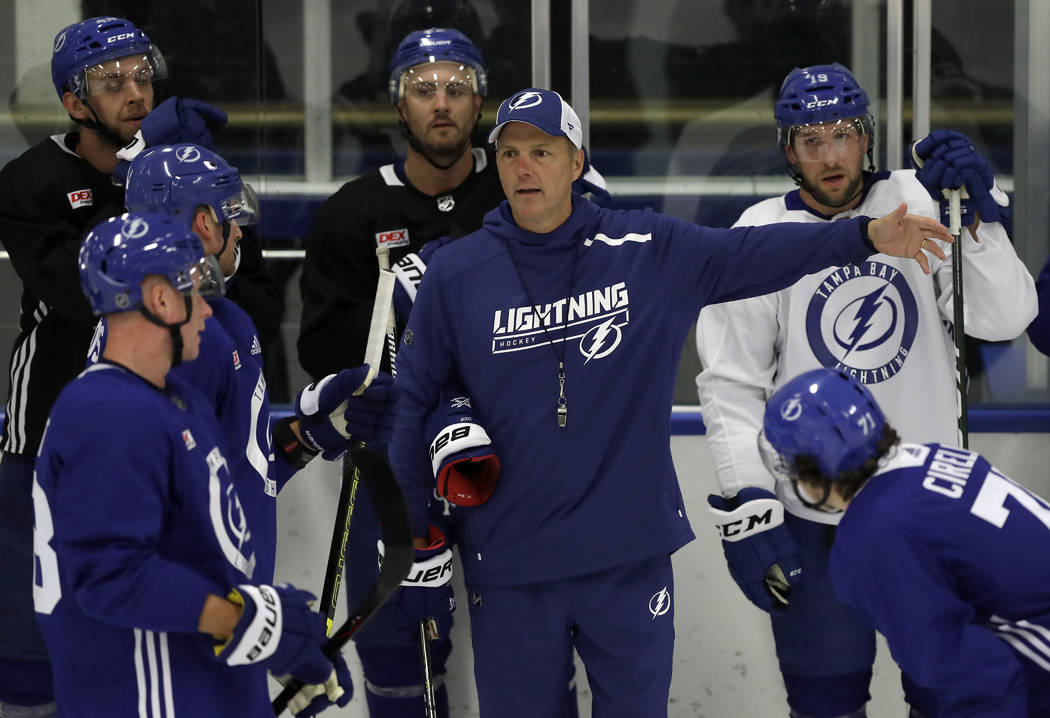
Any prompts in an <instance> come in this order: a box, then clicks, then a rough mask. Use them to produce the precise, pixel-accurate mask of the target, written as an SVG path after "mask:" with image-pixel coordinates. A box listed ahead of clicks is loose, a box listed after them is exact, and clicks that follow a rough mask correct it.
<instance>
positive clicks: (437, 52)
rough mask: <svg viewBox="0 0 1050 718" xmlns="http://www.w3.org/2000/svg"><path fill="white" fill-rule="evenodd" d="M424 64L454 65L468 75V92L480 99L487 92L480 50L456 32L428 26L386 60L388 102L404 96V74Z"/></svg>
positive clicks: (415, 33) (410, 35) (483, 62)
mask: <svg viewBox="0 0 1050 718" xmlns="http://www.w3.org/2000/svg"><path fill="white" fill-rule="evenodd" d="M426 62H457V63H459V64H460V65H462V66H464V67H465V68H467V69H469V70H470V71H471V72H470V73H469V75H470V83H471V89H473V91H474V93H475V94H477V95H481V96H482V97H484V96H485V95H486V93H487V92H488V78H487V76H486V72H485V60H484V59H483V58H482V57H481V51H480V50H478V48H477V46H476V45H475V44H474V43H473V42H471V41H470V38H468V37H467V36H466V35H464V34H463V33H461V32H460V31H459V30H452V29H449V28H441V27H432V28H429V29H427V30H417V31H415V32H410V33H408V35H406V36H405V38H404V39H403V40H402V41H401V43H400V44H399V45H398V46H397V49H396V50H394V55H393V57H391V58H390V80H389V83H388V90H389V93H390V102H391V103H393V104H395V105H396V104H397V102H398V101H399V100H400V99H402V98H403V97H404V96H405V79H406V77H405V75H406V73H407V72H408V70H410V69H411V68H413V67H416V66H417V65H422V64H423V63H426Z"/></svg>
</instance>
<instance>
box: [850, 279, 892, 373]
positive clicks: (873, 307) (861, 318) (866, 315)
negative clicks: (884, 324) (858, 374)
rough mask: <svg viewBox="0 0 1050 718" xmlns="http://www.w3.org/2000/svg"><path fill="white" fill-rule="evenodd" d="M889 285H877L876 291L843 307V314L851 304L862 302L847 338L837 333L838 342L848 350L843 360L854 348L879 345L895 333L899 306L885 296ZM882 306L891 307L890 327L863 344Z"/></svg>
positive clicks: (858, 349)
mask: <svg viewBox="0 0 1050 718" xmlns="http://www.w3.org/2000/svg"><path fill="white" fill-rule="evenodd" d="M888 286H889V285H888V284H883V285H881V286H879V287H877V288H876V289H875V290H874V291H872V292H869V293H868V294H866V295H864V296H863V297H861V298H859V299H858V300H854V301H853V302H852V303H851V304H850V305H849V306H847V307H846V308H845V309H843V311H842V315H844V314H846V313H847V312H848V311H849V308H850V306H853V305H855V304H856V303H857V302H858V301H859V302H860V306H858V307H857V308H856V310H855V311H854V313H853V321H854V324H853V331H851V332H850V334H849V336H848V337H847V338H846V340H845V341H843V340H842V339H840V338H839V335H838V332H836V333H835V341H836V343H838V345H839V346H841V347H842V348H843V349H845V350H846V353H845V354H844V355H843V357H842V359H843V360H845V358H846V357H847V356H849V354H850V352H852V351H853V350H854V349H856V350H857V351H864V350H865V349H869V348H871V347H874V346H878V345H879V344H881V343H882V342H884V341H886V339H887V338H888V337H889V336H890V334H892V333H893V330H894V328H895V327H896V325H897V307H896V305H895V304H894V303H893V302H892V301H891V300H890V299H888V298H887V297H884V296H883V293H884V292H885V291H886V288H887V287H888ZM881 306H886V307H889V310H890V312H891V314H892V317H891V319H890V322H889V327H888V328H887V329H886V331H885V332H883V333H882V334H881V335H880V336H879V337H877V338H876V339H873V340H871V341H869V342H867V343H866V344H861V341H862V340H863V339H864V337H865V335H867V333H868V330H869V329H871V328H872V326H874V324H875V322H874V321H873V320H872V317H873V316H874V315H875V312H877V311H878V310H879V307H881ZM842 315H840V316H842Z"/></svg>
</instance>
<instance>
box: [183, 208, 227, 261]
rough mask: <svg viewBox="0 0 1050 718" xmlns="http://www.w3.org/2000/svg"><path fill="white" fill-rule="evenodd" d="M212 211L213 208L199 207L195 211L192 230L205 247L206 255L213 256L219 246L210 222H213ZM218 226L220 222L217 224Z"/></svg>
mask: <svg viewBox="0 0 1050 718" xmlns="http://www.w3.org/2000/svg"><path fill="white" fill-rule="evenodd" d="M212 218H213V215H212V209H211V207H206V206H201V207H197V208H196V209H195V210H194V211H193V223H192V224H191V225H190V229H191V230H193V233H194V234H195V235H197V238H198V239H200V241H201V244H202V245H204V254H206V255H212V254H215V252H216V251H218V249H219V246H220V245H219V244H216V242H215V240H214V238H213V237H212V232H211V226H210V223H209V221H210V220H212ZM216 224H218V222H216Z"/></svg>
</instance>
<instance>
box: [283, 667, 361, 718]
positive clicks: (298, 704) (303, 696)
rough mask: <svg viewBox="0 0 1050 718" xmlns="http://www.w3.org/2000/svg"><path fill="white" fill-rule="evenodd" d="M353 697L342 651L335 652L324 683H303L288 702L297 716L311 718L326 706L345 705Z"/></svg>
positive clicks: (289, 707) (290, 708)
mask: <svg viewBox="0 0 1050 718" xmlns="http://www.w3.org/2000/svg"><path fill="white" fill-rule="evenodd" d="M353 697H354V683H353V680H352V679H351V677H350V669H349V668H347V665H346V661H345V660H343V654H342V653H336V654H335V658H334V662H333V665H332V672H331V673H330V674H329V676H328V680H326V681H325V682H324V683H320V684H313V685H305V686H303V687H302V688H301V689H300V690H299V692H298V693H296V694H295V695H294V696H292V699H291V700H290V701H289V702H288V709H289V710H291V712H292V715H294V716H297V717H298V718H313V716H316V715H318V714H319V713H321V712H322V711H324V710H325V709H326V708H330V707H332V706H339V707H342V706H345V705H346V704H347V703H349V702H350V699H351V698H353Z"/></svg>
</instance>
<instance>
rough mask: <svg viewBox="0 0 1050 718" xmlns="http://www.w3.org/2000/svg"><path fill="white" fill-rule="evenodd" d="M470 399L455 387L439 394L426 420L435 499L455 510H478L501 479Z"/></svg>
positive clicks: (497, 465) (486, 437)
mask: <svg viewBox="0 0 1050 718" xmlns="http://www.w3.org/2000/svg"><path fill="white" fill-rule="evenodd" d="M472 414H473V410H472V409H471V406H470V397H469V396H467V392H466V390H465V389H464V388H463V387H462V386H460V385H459V384H458V383H449V384H448V385H446V386H445V387H443V388H442V390H441V403H439V404H438V406H437V409H435V410H434V412H433V413H432V414H431V415H430V417H429V418H428V419H427V425H426V435H427V436H430V437H433V438H432V439H431V441H430V461H431V466H432V468H433V469H434V479H435V481H436V482H437V490H438V495H439V496H441V497H443V498H445V499H446V500H448V502H449V503H452V504H455V505H456V506H479V505H481V504H483V503H485V502H486V501H488V500H489V498H490V497H491V496H492V492H493V491H495V490H496V483H497V482H498V481H499V477H500V464H499V458H498V457H497V456H496V453H495V451H494V450H493V448H492V441H491V440H490V439H489V435H488V433H486V432H485V429H484V428H483V427H482V426H481V425H480V424H478V423H476V422H475V417H474V416H473V415H472Z"/></svg>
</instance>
